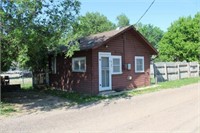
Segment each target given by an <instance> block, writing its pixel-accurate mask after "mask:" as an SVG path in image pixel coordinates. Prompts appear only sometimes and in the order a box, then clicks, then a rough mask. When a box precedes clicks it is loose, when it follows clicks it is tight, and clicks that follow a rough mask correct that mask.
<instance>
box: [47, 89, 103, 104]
mask: <svg viewBox="0 0 200 133" xmlns="http://www.w3.org/2000/svg"><path fill="white" fill-rule="evenodd" d="M44 93H46V94H50V95H53V96H58V97H62V98H66V99H68V100H69V101H71V102H72V104H84V103H89V102H96V101H99V100H102V99H106V97H104V96H90V95H83V94H79V93H76V92H66V91H61V90H54V89H46V90H44Z"/></svg>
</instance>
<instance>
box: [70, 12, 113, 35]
mask: <svg viewBox="0 0 200 133" xmlns="http://www.w3.org/2000/svg"><path fill="white" fill-rule="evenodd" d="M112 29H115V25H114V24H113V23H112V22H111V21H109V20H108V19H107V17H106V16H104V15H102V14H100V13H99V12H87V13H86V14H85V15H84V16H80V17H79V18H78V20H77V22H76V23H74V24H73V34H78V35H79V36H88V35H91V34H96V33H100V32H104V31H109V30H112Z"/></svg>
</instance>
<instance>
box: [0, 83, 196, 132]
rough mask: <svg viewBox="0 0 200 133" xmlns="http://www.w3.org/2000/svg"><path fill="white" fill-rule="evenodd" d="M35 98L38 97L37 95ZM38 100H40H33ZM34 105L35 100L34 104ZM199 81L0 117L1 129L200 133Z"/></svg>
mask: <svg viewBox="0 0 200 133" xmlns="http://www.w3.org/2000/svg"><path fill="white" fill-rule="evenodd" d="M37 99H38V98H37ZM36 101H37V102H39V100H36ZM33 105H34V103H33ZM199 110H200V83H196V84H192V85H186V86H183V87H180V88H177V89H168V90H163V91H158V92H155V93H149V94H144V95H138V96H133V97H127V98H120V99H112V100H103V101H102V102H101V103H98V104H89V105H85V106H80V107H75V108H68V109H65V108H63V109H62V110H57V109H55V110H52V111H50V112H48V111H47V112H44V113H38V114H35V113H32V114H30V115H23V116H13V117H9V118H7V119H2V120H1V123H0V129H1V130H2V132H4V133H6V132H71V133H74V132H79V133H81V132H141V133H143V132H149V131H151V132H158V133H160V132H187V133H199V132H200V127H199V126H200V119H199V118H200V112H199Z"/></svg>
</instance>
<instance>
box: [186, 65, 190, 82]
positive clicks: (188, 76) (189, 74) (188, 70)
mask: <svg viewBox="0 0 200 133" xmlns="http://www.w3.org/2000/svg"><path fill="white" fill-rule="evenodd" d="M187 67H188V78H190V63H189V62H187Z"/></svg>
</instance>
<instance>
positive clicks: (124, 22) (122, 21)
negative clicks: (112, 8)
mask: <svg viewBox="0 0 200 133" xmlns="http://www.w3.org/2000/svg"><path fill="white" fill-rule="evenodd" d="M116 19H117V21H118V22H117V26H118V27H125V26H129V25H130V21H129V18H128V17H127V16H126V15H125V14H124V13H122V14H121V15H119V16H117V18H116Z"/></svg>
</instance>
